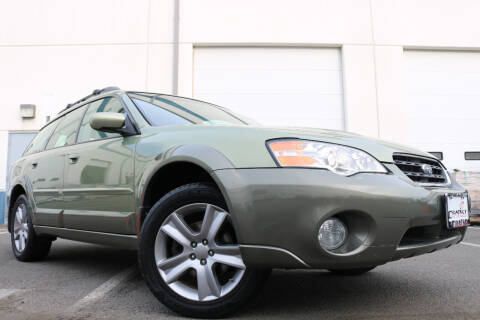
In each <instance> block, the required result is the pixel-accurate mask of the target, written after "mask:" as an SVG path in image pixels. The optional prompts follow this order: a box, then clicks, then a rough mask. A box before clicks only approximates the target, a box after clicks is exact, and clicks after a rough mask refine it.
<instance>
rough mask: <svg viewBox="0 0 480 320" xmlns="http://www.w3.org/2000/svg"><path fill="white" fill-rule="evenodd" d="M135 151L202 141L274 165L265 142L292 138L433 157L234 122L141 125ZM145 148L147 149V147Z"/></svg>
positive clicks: (382, 144)
mask: <svg viewBox="0 0 480 320" xmlns="http://www.w3.org/2000/svg"><path fill="white" fill-rule="evenodd" d="M142 136H143V137H144V138H142V143H141V145H139V147H138V148H137V151H138V152H141V153H149V152H158V151H160V150H162V149H165V150H167V149H168V150H169V149H172V148H177V147H179V146H182V145H202V146H205V147H209V148H211V150H216V151H218V152H220V153H222V154H223V155H225V156H226V157H227V159H229V160H230V161H231V162H232V164H233V165H234V167H236V168H252V167H274V166H276V164H275V162H274V161H273V159H272V157H271V155H270V153H269V152H268V150H267V148H266V146H265V142H266V141H268V140H272V139H281V138H294V139H305V140H314V141H321V142H326V143H335V144H341V145H345V146H349V147H353V148H357V149H360V150H363V151H365V152H367V153H369V154H370V155H372V156H373V157H375V158H376V159H377V160H379V161H381V162H390V163H391V162H393V158H392V155H393V153H407V154H414V155H420V156H424V157H429V158H432V159H435V158H434V157H433V156H432V155H431V154H429V153H426V152H423V151H420V150H417V149H414V148H410V147H406V146H402V145H399V144H395V143H390V142H386V141H382V140H378V139H374V138H370V137H366V136H362V135H358V134H354V133H350V132H345V131H336V130H326V129H313V128H278V127H264V126H242V125H238V126H234V125H224V124H223V125H219V124H196V125H184V126H169V127H149V128H145V129H144V130H143V129H142ZM147 149H148V151H147Z"/></svg>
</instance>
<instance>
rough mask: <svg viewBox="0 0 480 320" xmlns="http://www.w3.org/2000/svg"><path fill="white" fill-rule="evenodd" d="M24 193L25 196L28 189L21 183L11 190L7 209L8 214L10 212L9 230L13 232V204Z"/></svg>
mask: <svg viewBox="0 0 480 320" xmlns="http://www.w3.org/2000/svg"><path fill="white" fill-rule="evenodd" d="M22 194H24V195H25V196H26V195H27V191H26V189H25V188H24V187H23V186H22V185H21V184H17V185H15V186H14V187H13V188H12V191H11V192H10V198H9V200H8V209H7V214H8V225H7V228H8V231H10V232H12V221H13V219H12V214H13V210H12V209H13V205H14V204H15V201H17V199H18V197H19V196H21V195H22Z"/></svg>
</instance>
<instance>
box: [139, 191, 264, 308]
mask: <svg viewBox="0 0 480 320" xmlns="http://www.w3.org/2000/svg"><path fill="white" fill-rule="evenodd" d="M192 203H210V204H213V205H216V206H218V207H221V208H223V209H224V210H227V207H226V204H225V201H224V200H223V197H222V195H221V193H220V191H219V190H218V189H217V188H216V187H215V186H213V185H210V184H203V183H194V184H188V185H185V186H182V187H179V188H177V189H175V190H173V191H171V192H169V193H168V194H167V195H165V196H164V197H162V198H161V199H160V200H159V201H158V202H157V203H156V204H155V205H154V206H153V207H152V209H151V210H150V212H149V214H148V216H147V218H146V219H145V221H144V223H143V225H142V230H141V234H140V241H139V251H138V252H139V263H140V270H141V272H142V274H143V277H144V279H145V281H146V282H147V285H148V287H149V288H150V290H151V291H152V292H153V294H154V295H155V296H156V297H157V298H158V299H159V300H160V301H161V302H162V303H163V304H165V305H166V306H167V307H169V308H170V309H172V310H174V311H176V312H178V313H181V314H183V315H187V316H192V317H200V318H204V317H208V318H216V317H222V316H225V315H227V314H228V313H231V312H233V311H235V310H236V309H237V308H239V307H240V306H241V305H243V304H244V303H245V302H246V301H247V300H248V299H249V298H250V297H251V296H252V295H253V294H254V293H255V291H258V290H257V285H258V284H262V283H263V281H262V278H264V275H265V273H266V272H262V271H260V270H255V269H251V268H248V267H247V268H246V270H245V273H244V275H243V277H242V279H241V280H240V282H239V284H238V285H237V287H236V288H234V289H233V290H232V291H231V292H229V293H228V294H227V295H225V296H223V297H221V298H219V299H216V300H214V301H205V302H198V301H192V300H188V299H185V298H183V297H181V296H180V295H178V294H177V293H175V292H174V291H173V290H171V289H170V288H169V287H168V285H167V284H166V283H165V282H164V281H163V279H162V277H161V275H160V273H159V272H158V269H157V266H156V263H155V257H154V244H155V239H156V236H157V233H158V230H159V229H160V227H161V225H162V223H163V221H164V220H165V219H166V218H167V216H168V215H170V214H171V213H172V212H174V211H175V210H176V209H178V208H180V207H182V206H185V205H187V204H192ZM227 211H228V210H227Z"/></svg>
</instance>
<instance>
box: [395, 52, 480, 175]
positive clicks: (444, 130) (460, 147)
mask: <svg viewBox="0 0 480 320" xmlns="http://www.w3.org/2000/svg"><path fill="white" fill-rule="evenodd" d="M404 59H405V63H406V77H405V80H406V81H405V85H406V89H407V101H406V108H407V110H406V111H407V112H408V121H407V124H406V125H407V126H408V130H407V134H408V139H409V142H410V143H411V144H412V145H415V146H417V147H419V148H422V149H423V150H427V151H436V152H442V153H443V158H444V162H445V164H446V165H447V167H448V168H449V169H455V168H458V169H461V170H475V171H477V170H480V161H479V160H465V152H480V53H474V52H453V51H405V52H404ZM468 156H473V157H475V153H468V154H467V157H468Z"/></svg>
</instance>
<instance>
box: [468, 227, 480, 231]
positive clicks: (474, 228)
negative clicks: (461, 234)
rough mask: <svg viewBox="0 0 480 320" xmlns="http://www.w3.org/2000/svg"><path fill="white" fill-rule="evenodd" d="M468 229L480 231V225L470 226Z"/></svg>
mask: <svg viewBox="0 0 480 320" xmlns="http://www.w3.org/2000/svg"><path fill="white" fill-rule="evenodd" d="M468 230H478V231H480V227H468Z"/></svg>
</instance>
